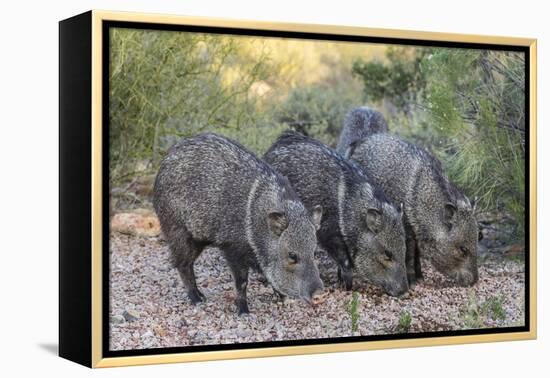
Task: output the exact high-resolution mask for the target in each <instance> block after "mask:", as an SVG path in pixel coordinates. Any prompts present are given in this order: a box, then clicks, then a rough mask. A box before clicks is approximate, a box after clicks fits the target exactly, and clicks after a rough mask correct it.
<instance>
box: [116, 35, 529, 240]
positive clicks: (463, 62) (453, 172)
mask: <svg viewBox="0 0 550 378" xmlns="http://www.w3.org/2000/svg"><path fill="white" fill-rule="evenodd" d="M110 43H111V51H110V54H111V55H110V81H109V91H110V98H109V101H110V115H109V117H110V131H109V132H110V167H109V168H110V185H111V195H112V202H113V203H112V205H113V206H114V208H115V209H116V208H125V207H133V206H138V205H139V206H141V205H143V204H144V203H146V202H147V201H148V196H150V192H151V188H152V182H153V180H154V174H155V173H156V170H157V169H158V165H159V162H160V160H161V159H162V157H163V156H164V154H165V153H166V151H167V150H168V149H169V148H170V146H171V145H173V144H174V143H175V142H176V141H177V140H178V139H179V138H181V137H187V136H191V135H195V134H198V133H201V132H207V131H214V132H217V133H220V134H223V135H226V136H229V137H231V138H234V139H236V140H238V141H239V142H241V143H242V144H243V145H245V146H246V147H248V148H250V149H251V150H252V151H254V152H255V153H257V154H258V155H261V154H263V153H264V152H265V151H266V150H267V148H268V147H269V146H270V145H271V143H272V142H273V141H274V140H275V139H276V138H277V136H278V135H279V134H280V132H281V131H283V130H285V129H287V128H293V129H296V130H299V131H301V132H303V133H305V134H308V135H310V136H313V137H315V138H318V139H320V140H321V141H323V142H325V143H327V144H329V145H331V146H334V145H335V144H336V142H337V140H338V137H339V133H340V129H341V127H342V122H343V119H344V116H345V114H346V113H347V112H348V111H349V110H350V109H351V108H353V107H355V106H361V105H368V106H371V107H373V108H376V109H378V110H380V111H381V112H382V113H383V114H384V115H385V116H386V118H387V120H388V123H389V126H390V132H392V133H395V134H398V135H400V136H402V137H403V138H405V139H407V140H409V141H411V142H413V143H417V144H419V145H421V146H423V147H424V148H427V149H428V150H430V151H432V152H433V153H434V154H435V155H437V156H438V157H439V158H440V159H441V160H442V162H443V164H444V166H445V168H446V170H447V173H448V175H449V177H450V179H451V180H452V181H454V182H456V183H457V184H458V185H459V186H460V187H462V188H463V189H464V190H465V191H466V193H467V195H468V196H470V197H471V198H473V197H478V198H479V200H480V202H479V205H478V206H479V209H480V210H481V211H485V210H493V211H502V212H507V213H509V214H511V215H512V216H513V218H514V219H515V220H516V222H515V223H516V226H517V235H518V236H519V237H522V235H521V232H522V230H523V219H524V210H525V209H524V203H525V172H524V159H525V77H524V72H525V70H524V68H525V61H524V55H523V54H522V53H515V52H504V51H485V50H471V49H448V48H433V47H429V48H428V47H416V46H388V45H380V44H358V43H341V42H328V41H313V40H311V41H310V40H292V39H287V40H285V39H279V38H255V37H242V36H227V35H214V34H199V33H184V32H169V31H152V30H135V29H111V35H110Z"/></svg>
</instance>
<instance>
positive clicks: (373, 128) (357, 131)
mask: <svg viewBox="0 0 550 378" xmlns="http://www.w3.org/2000/svg"><path fill="white" fill-rule="evenodd" d="M387 132H388V123H387V122H386V119H385V118H384V116H383V115H382V113H380V112H379V111H377V110H375V109H372V108H369V107H367V106H361V107H358V108H354V109H352V110H351V111H350V112H349V113H348V114H347V115H346V118H345V119H344V127H343V128H342V132H341V133H340V140H339V141H338V146H337V147H336V151H338V152H339V153H340V154H342V155H343V156H346V151H347V149H348V148H349V146H351V145H352V144H353V143H355V142H357V141H359V140H361V139H363V138H365V137H367V136H369V135H372V134H377V133H387Z"/></svg>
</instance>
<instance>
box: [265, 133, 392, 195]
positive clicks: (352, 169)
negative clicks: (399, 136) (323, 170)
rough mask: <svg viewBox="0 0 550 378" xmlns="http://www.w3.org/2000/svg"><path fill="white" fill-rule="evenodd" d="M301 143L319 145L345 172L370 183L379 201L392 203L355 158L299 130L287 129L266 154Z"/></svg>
mask: <svg viewBox="0 0 550 378" xmlns="http://www.w3.org/2000/svg"><path fill="white" fill-rule="evenodd" d="M299 143H308V144H312V145H314V146H316V147H318V148H319V149H321V150H322V151H323V152H324V153H325V154H327V155H329V156H330V157H332V158H333V159H334V161H335V162H336V163H337V164H338V166H339V167H340V168H342V169H343V170H344V171H345V172H348V173H350V174H352V175H354V176H356V177H360V178H361V180H364V181H366V182H368V184H369V185H370V186H371V187H372V189H373V196H374V198H375V199H376V200H377V201H379V202H381V203H392V202H391V201H390V199H389V198H388V197H387V196H386V194H385V193H384V191H383V190H382V189H381V188H380V187H379V186H378V185H376V184H375V183H374V181H373V180H372V179H371V178H370V177H369V175H368V173H367V172H366V171H365V170H364V169H363V168H361V167H360V166H359V165H357V163H355V162H354V161H353V160H350V159H347V158H345V157H344V156H342V155H341V154H339V153H338V152H337V151H335V150H333V149H332V148H330V147H329V146H327V145H325V144H324V143H322V142H320V141H318V140H316V139H314V138H312V137H309V136H306V135H304V134H302V133H299V132H297V131H294V130H290V129H289V130H285V131H284V132H283V133H282V134H281V135H280V136H279V137H278V138H277V140H276V141H275V143H274V144H273V145H272V146H271V147H270V149H269V150H268V152H266V155H267V154H269V153H270V152H271V151H273V150H275V149H277V148H281V147H286V146H291V145H293V144H299Z"/></svg>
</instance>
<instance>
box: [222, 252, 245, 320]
mask: <svg viewBox="0 0 550 378" xmlns="http://www.w3.org/2000/svg"><path fill="white" fill-rule="evenodd" d="M225 256H226V259H227V262H228V264H229V268H230V269H231V274H232V275H233V279H234V280H235V290H236V291H237V298H236V299H235V305H236V306H237V312H238V313H239V315H242V314H248V313H249V312H250V311H249V310H248V301H247V299H246V288H247V286H248V265H247V264H246V258H244V257H240V256H239V254H237V253H231V252H226V253H225Z"/></svg>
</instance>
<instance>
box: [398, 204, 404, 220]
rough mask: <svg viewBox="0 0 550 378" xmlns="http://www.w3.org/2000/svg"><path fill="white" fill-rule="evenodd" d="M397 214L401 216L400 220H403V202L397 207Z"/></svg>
mask: <svg viewBox="0 0 550 378" xmlns="http://www.w3.org/2000/svg"><path fill="white" fill-rule="evenodd" d="M397 212H398V213H399V215H400V216H401V218H403V202H401V203H400V204H399V206H398V207H397Z"/></svg>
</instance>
